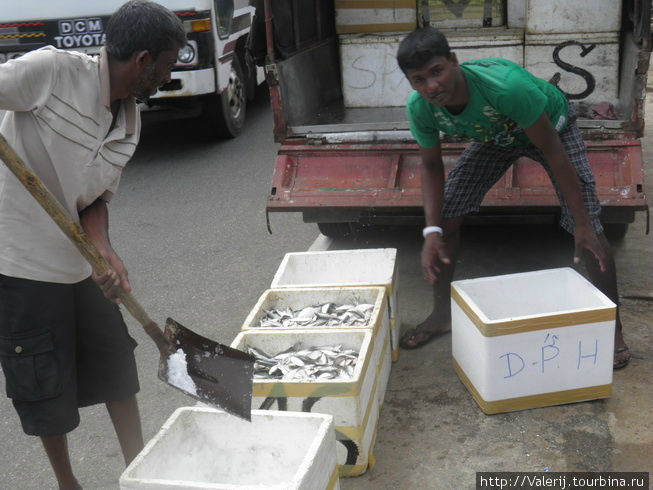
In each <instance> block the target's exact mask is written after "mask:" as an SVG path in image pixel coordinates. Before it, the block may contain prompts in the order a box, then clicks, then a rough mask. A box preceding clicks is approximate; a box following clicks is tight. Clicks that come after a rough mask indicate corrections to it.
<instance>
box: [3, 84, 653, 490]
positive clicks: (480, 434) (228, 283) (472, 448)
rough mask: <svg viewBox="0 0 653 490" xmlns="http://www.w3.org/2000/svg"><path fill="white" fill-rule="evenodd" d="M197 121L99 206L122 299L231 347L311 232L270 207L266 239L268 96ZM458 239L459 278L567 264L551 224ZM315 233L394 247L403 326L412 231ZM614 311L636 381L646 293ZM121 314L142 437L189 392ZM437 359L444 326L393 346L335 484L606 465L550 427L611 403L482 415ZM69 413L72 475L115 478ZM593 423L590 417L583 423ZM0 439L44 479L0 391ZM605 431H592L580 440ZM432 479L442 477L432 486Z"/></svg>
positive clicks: (156, 147) (39, 457)
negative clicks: (356, 465) (233, 124)
mask: <svg viewBox="0 0 653 490" xmlns="http://www.w3.org/2000/svg"><path fill="white" fill-rule="evenodd" d="M649 125H651V123H650V122H649ZM649 127H651V126H649ZM197 129H198V128H197V126H194V125H193V124H189V123H188V122H186V121H178V122H167V123H158V124H152V125H147V126H146V128H145V130H144V133H143V137H142V142H141V145H140V146H139V149H138V150H137V153H136V155H135V157H134V159H133V161H132V162H130V164H129V165H128V166H127V168H126V170H125V172H124V174H123V179H122V183H121V187H120V189H119V191H118V195H117V196H116V198H115V199H114V201H113V202H112V203H111V207H110V216H111V237H112V242H113V244H114V246H115V248H116V249H117V250H118V251H119V253H120V254H121V255H122V257H123V258H124V260H125V262H126V264H127V266H128V268H129V271H130V278H131V281H132V286H133V288H134V294H135V296H136V297H137V298H138V299H139V300H140V301H141V303H142V304H143V306H144V307H145V308H146V310H147V311H148V312H149V313H150V315H151V316H152V317H153V319H155V320H156V321H158V322H160V323H161V324H163V323H164V322H165V319H166V317H167V316H171V317H173V318H174V319H175V320H177V321H179V322H181V323H182V324H184V325H186V326H188V327H191V328H192V329H193V330H195V331H197V332H198V333H200V334H203V335H206V336H208V337H211V338H213V339H215V340H218V341H220V342H223V343H230V342H231V340H232V339H233V338H234V337H235V335H236V334H237V332H238V331H239V329H240V325H241V323H242V321H243V320H244V318H245V316H246V315H247V313H248V312H249V310H250V309H251V307H252V306H253V305H254V303H255V301H256V299H257V298H258V297H259V295H260V294H261V292H262V291H263V290H264V289H265V288H266V287H267V286H268V285H269V284H270V281H271V280H272V277H273V275H274V272H275V270H276V269H277V267H278V265H279V263H280V261H281V259H282V258H283V255H284V254H285V253H286V252H290V251H303V250H306V249H308V248H309V247H310V246H311V245H312V244H313V243H314V240H315V239H316V238H317V237H318V232H317V228H316V227H315V226H314V225H307V224H304V223H302V222H301V218H300V217H299V216H297V215H284V214H280V215H272V216H271V224H272V230H273V234H272V235H270V234H268V231H267V228H266V224H265V212H264V207H265V198H266V195H267V191H268V186H269V182H270V179H271V174H272V164H273V159H274V155H275V151H276V145H275V144H274V142H273V141H272V117H271V113H270V110H269V107H268V101H267V100H266V98H265V97H263V98H259V99H258V101H257V102H256V103H255V104H254V105H253V106H250V107H249V114H248V123H247V127H246V129H245V130H244V132H243V134H242V135H241V136H240V137H239V138H237V139H235V140H230V141H221V142H215V141H211V140H210V139H205V138H200V137H197V136H196V133H197ZM649 155H651V153H649ZM649 161H651V158H650V156H649ZM651 177H653V175H649V178H651ZM463 240H464V246H463V250H462V254H461V258H460V264H459V267H458V269H457V273H456V278H457V279H462V278H467V277H479V276H485V275H494V274H505V273H510V272H518V271H526V270H536V269H544V268H550V267H563V266H570V265H571V258H572V252H573V245H572V242H571V239H570V238H569V237H568V236H566V235H565V234H564V233H562V232H559V231H558V230H557V229H556V227H555V226H554V225H546V226H545V225H538V226H527V227H523V226H521V227H515V226H512V227H511V226H492V227H476V228H468V229H465V230H464V232H463ZM320 243H321V245H328V246H329V247H330V248H331V249H346V248H366V247H396V248H397V249H398V257H399V284H400V311H401V312H402V318H403V326H404V328H405V327H406V326H412V325H414V324H415V323H417V322H419V321H421V320H422V319H423V318H424V316H425V315H426V314H427V313H428V312H429V309H430V291H429V288H428V287H427V285H426V284H425V282H424V280H423V279H422V277H421V273H420V268H419V247H420V245H421V237H420V233H419V229H418V228H408V229H386V230H374V231H371V232H368V233H364V234H363V235H361V236H360V237H358V238H356V239H354V240H351V241H343V240H339V241H335V242H333V243H329V242H328V241H327V242H325V241H322V242H320ZM652 245H653V241H652V237H651V236H650V235H649V236H645V235H644V218H643V215H641V214H640V216H638V220H637V222H636V223H635V224H634V225H633V226H632V227H631V231H630V232H629V234H628V235H627V237H626V238H625V239H624V240H622V241H620V242H616V243H615V253H616V258H617V264H618V267H619V268H620V287H621V293H622V295H642V294H650V293H651V292H653V279H651V278H652V277H653V274H652V272H653V271H652V264H651V260H650V250H651V248H652ZM629 301H630V300H629ZM625 309H627V311H628V316H627V320H628V324H627V326H628V327H629V328H632V330H631V332H632V333H631V334H630V337H629V333H628V331H627V333H626V335H627V339H628V338H630V339H632V341H633V343H631V345H632V346H633V357H634V361H633V363H632V364H634V365H635V367H637V366H639V367H640V368H643V367H646V370H642V369H639V370H635V369H633V368H632V367H631V368H628V369H630V370H631V371H629V372H626V371H624V372H622V373H619V374H617V376H616V379H617V380H621V381H623V380H626V379H630V378H629V377H632V379H635V380H636V379H640V378H641V376H638V375H637V374H636V373H642V375H643V374H645V373H646V372H649V371H650V366H651V354H650V352H651V339H650V337H649V335H648V325H649V324H650V320H651V316H652V315H651V309H650V303H640V302H637V301H635V300H632V301H630V302H628V301H627V302H626V303H625ZM127 321H128V324H129V327H130V332H131V333H132V335H133V336H134V337H135V338H136V339H137V340H138V342H139V344H140V345H139V347H138V349H137V352H136V355H137V360H138V364H139V373H140V381H141V392H140V394H139V396H138V399H139V404H140V408H141V415H142V420H143V431H144V435H145V438H146V440H147V439H149V438H151V437H152V436H153V435H154V434H156V432H157V431H158V430H159V428H160V427H161V425H162V424H163V422H164V421H165V420H166V419H167V418H168V416H169V415H170V414H171V413H172V412H173V411H174V410H175V409H176V408H177V407H180V406H184V405H192V404H194V401H193V400H191V399H189V398H187V397H185V396H184V395H182V394H180V393H178V392H176V391H175V390H173V389H171V388H169V387H168V386H167V385H165V384H163V383H162V382H160V381H159V380H158V379H157V378H156V369H157V363H158V352H157V350H156V348H155V346H154V344H153V343H152V342H151V341H150V340H149V338H148V337H147V336H146V335H145V334H144V333H143V331H142V329H141V328H140V327H139V326H138V325H137V324H136V323H135V322H134V321H133V320H131V319H128V320H127ZM450 356H451V355H450V337H444V338H441V339H438V340H437V341H436V342H434V343H432V344H430V345H429V346H428V347H427V348H424V349H421V350H420V351H416V352H415V353H407V352H405V351H402V352H401V353H400V359H399V362H398V363H397V364H395V365H394V366H393V372H392V374H391V378H390V384H389V388H388V393H387V395H386V404H385V405H384V407H383V410H382V412H381V419H380V423H379V427H380V429H379V432H378V437H377V444H376V450H375V455H376V460H377V466H376V468H375V469H374V470H373V471H371V472H368V473H367V474H366V475H364V476H362V477H359V478H357V479H349V480H341V487H342V488H343V489H345V490H346V489H362V488H370V489H378V488H456V485H457V483H456V482H457V476H456V475H460V474H463V473H464V472H465V471H467V472H473V471H474V470H475V469H477V468H479V467H488V468H496V467H497V466H496V464H499V463H495V461H504V463H503V464H505V461H508V462H513V461H514V462H515V463H514V464H515V466H512V467H511V468H512V469H514V470H518V469H523V468H531V466H524V465H525V464H526V463H523V461H526V460H525V459H524V458H526V456H528V457H529V458H530V457H531V456H532V457H533V459H532V460H531V461H534V460H535V456H538V457H540V456H541V458H540V459H541V463H540V460H539V459H538V460H537V461H538V462H537V464H536V465H535V466H533V468H535V469H538V470H541V469H542V468H543V467H544V466H545V465H546V466H551V467H552V470H553V469H555V468H557V469H561V470H566V469H569V470H573V469H578V468H581V469H582V468H586V469H594V470H597V469H608V467H607V466H606V465H607V463H606V462H605V461H606V460H605V459H604V458H603V453H600V452H598V451H599V450H598V449H597V450H593V449H592V450H586V448H585V449H584V448H583V447H582V444H581V443H580V442H578V441H579V439H577V438H576V439H574V438H573V437H572V436H570V439H569V441H567V439H565V437H566V436H565V433H562V432H560V433H557V432H555V430H559V429H555V428H553V427H557V425H558V424H557V422H558V421H559V420H560V419H561V417H562V419H563V420H564V421H565V422H569V424H570V425H574V424H575V425H578V424H580V426H581V427H582V424H584V423H587V425H588V426H589V427H590V429H588V430H593V431H595V432H597V433H598V432H600V431H603V430H607V429H606V427H608V425H609V421H610V420H614V417H613V418H612V419H610V417H611V416H610V415H609V413H608V412H609V410H607V409H606V410H607V411H606V410H604V408H605V407H606V406H607V407H608V409H609V408H610V405H602V404H601V403H597V404H592V403H589V404H575V405H573V406H570V407H571V408H567V407H562V408H560V409H559V410H555V409H551V410H549V411H547V409H542V410H539V411H527V412H520V413H521V414H522V415H521V418H519V417H513V416H511V415H510V414H508V415H505V416H493V417H486V416H484V415H482V414H480V412H479V410H478V409H477V407H476V406H475V405H474V404H473V402H472V401H471V400H470V398H469V396H468V394H467V393H466V391H465V389H464V387H462V385H461V384H460V383H459V381H458V380H457V378H456V376H455V374H454V373H453V372H452V369H451V363H450ZM647 370H648V371H647ZM631 373H635V375H634V376H633V375H632V374H631ZM434 380H435V381H434ZM637 382H638V383H639V384H637V385H633V386H634V389H637V390H639V389H640V388H641V389H642V391H641V394H640V395H638V396H639V397H640V398H638V399H637V400H636V402H634V403H633V406H632V410H633V413H635V414H638V415H637V416H639V418H637V416H636V417H635V419H634V420H636V421H637V423H638V424H641V423H642V417H644V418H643V423H644V424H648V425H649V426H650V425H651V423H652V420H651V417H650V416H643V415H642V414H641V412H646V411H648V406H649V405H650V402H652V401H653V400H651V398H650V395H647V394H645V393H648V392H644V388H643V387H644V386H646V385H645V384H644V383H643V379H640V381H637ZM633 383H634V381H633ZM633 386H631V385H630V384H627V383H626V384H623V383H622V384H621V385H620V387H619V388H618V389H617V393H618V394H619V395H622V394H623V390H626V389H631V388H632V387H633ZM3 389H4V379H1V380H0V390H3ZM620 390H621V391H620ZM649 391H650V390H649ZM638 406H639V407H640V408H639V409H638V408H637V407H638ZM629 407H630V406H629ZM565 414H567V415H565ZM81 416H82V422H81V425H80V427H79V428H78V429H77V430H75V431H74V432H73V433H72V434H71V435H70V438H69V442H70V448H71V456H72V460H73V464H74V469H75V472H76V474H77V475H78V478H79V480H80V482H82V484H83V485H84V486H85V487H86V488H102V489H104V488H107V489H109V488H117V481H118V478H119V475H120V474H121V472H122V471H123V469H124V466H123V462H122V457H121V454H120V450H119V447H118V443H117V441H116V438H115V436H114V433H113V430H112V427H111V424H110V422H109V420H108V417H107V416H106V411H105V410H104V407H92V408H87V409H83V410H82V411H81ZM565 417H568V420H565ZM594 421H598V422H594ZM599 422H600V423H601V424H603V425H600V426H597V427H595V426H594V425H592V424H594V423H599ZM545 423H546V424H549V425H547V426H546V427H548V428H549V429H550V430H553V431H554V435H555V438H557V439H556V440H557V441H562V442H555V441H554V442H552V445H553V446H551V445H549V446H546V448H545V449H542V451H541V454H538V453H537V450H538V449H537V447H532V445H530V446H529V445H528V443H527V441H526V436H528V435H530V436H532V438H533V440H536V439H535V438H536V436H537V437H539V436H540V433H542V434H544V432H545V430H549V429H545V428H543V426H542V424H545ZM610 423H612V422H610ZM562 425H564V424H562ZM613 425H614V424H613ZM511 428H512V430H513V432H514V431H517V432H518V434H517V436H516V437H517V438H523V439H524V440H523V441H516V442H515V441H512V439H511V441H512V442H511V444H512V446H510V447H508V448H506V447H504V446H505V441H504V440H498V439H497V437H499V436H501V435H505V436H506V437H507V438H508V439H510V438H513V439H514V438H515V434H514V433H510V432H509V431H510V430H511ZM612 428H613V426H610V427H609V429H610V430H612ZM454 429H455V430H454ZM560 430H561V429H560ZM613 432H614V431H613ZM506 434H507V435H506ZM520 434H521V435H520ZM646 434H649V435H646ZM627 436H628V437H630V436H631V433H630V432H629V433H628V434H627ZM624 437H626V436H624ZM637 437H640V439H641V440H643V442H642V444H640V445H635V446H633V447H634V449H633V450H632V451H633V452H632V453H629V452H628V449H627V448H626V446H624V447H620V449H619V451H621V452H620V454H621V456H620V457H621V458H622V460H624V461H626V460H630V462H631V463H632V464H635V463H637V461H638V460H637V458H638V457H639V456H637V455H638V454H641V453H642V451H644V454H649V455H650V454H651V451H653V440H651V436H650V432H649V433H647V432H644V433H643V434H642V435H641V436H637ZM0 440H1V441H3V444H1V445H0V475H2V476H0V488H21V489H42V488H52V487H54V479H53V475H52V472H51V470H50V466H49V464H48V462H47V460H46V457H45V455H44V453H43V450H42V448H41V444H40V442H39V441H38V440H37V439H35V438H31V437H27V436H25V435H23V433H22V431H21V429H20V427H19V422H18V419H17V416H16V415H15V413H14V410H13V407H12V406H11V403H10V401H9V400H7V399H6V398H0ZM629 441H630V439H629ZM581 442H582V440H581ZM603 442H605V441H603ZM603 442H602V440H598V442H597V441H593V440H590V441H589V443H588V445H592V444H594V443H597V444H603ZM567 443H568V444H567ZM590 443H591V444H590ZM555 444H559V445H560V448H559V453H555V454H554V453H553V452H552V451H553V450H552V449H551V447H555ZM565 444H567V445H565ZM579 444H580V445H579ZM493 445H494V446H493ZM495 446H496V447H498V448H499V449H501V453H500V456H497V457H500V458H502V459H500V460H499V459H496V457H495V459H492V458H491V456H490V455H489V454H485V453H488V451H489V448H493V447H495ZM479 448H480V449H479ZM529 448H530V449H529ZM486 450H488V451H486ZM547 451H548V452H547ZM566 451H568V452H569V453H568V454H567V452H566ZM519 458H522V459H521V460H520V459H519ZM547 458H549V459H547ZM556 458H557V459H556ZM574 458H576V459H574ZM602 458H603V459H602ZM556 462H558V463H556ZM563 462H564V465H566V466H563ZM492 464H495V466H492ZM556 464H557V466H556ZM483 465H485V466H483ZM520 465H521V466H520ZM574 465H576V466H574ZM602 465H603V466H602ZM609 467H610V468H614V469H615V470H618V469H623V468H627V467H628V465H627V464H625V466H624V465H621V466H620V463H618V462H617V463H614V464H613V461H612V460H611V462H610V466H609ZM471 474H473V473H471ZM436 476H437V477H438V478H441V480H439V481H440V482H442V481H448V482H449V483H450V484H451V485H453V486H451V487H448V486H441V485H438V484H435V483H434V482H435V480H434V478H435V477H436ZM469 478H472V477H471V476H469ZM471 482H473V480H470V481H469V482H468V483H470V485H471ZM431 484H433V485H435V486H431ZM470 485H460V486H458V488H463V487H465V488H471V486H470Z"/></svg>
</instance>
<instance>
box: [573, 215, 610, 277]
mask: <svg viewBox="0 0 653 490" xmlns="http://www.w3.org/2000/svg"><path fill="white" fill-rule="evenodd" d="M583 250H588V251H589V252H590V253H591V254H592V255H594V257H595V258H596V261H597V262H598V263H599V267H600V268H601V272H605V269H606V263H605V262H606V255H605V250H603V247H602V246H601V243H600V242H599V239H598V238H597V236H596V233H595V232H594V229H593V228H592V227H591V226H590V225H587V226H577V227H576V230H575V231H574V264H580V261H581V258H582V254H583Z"/></svg>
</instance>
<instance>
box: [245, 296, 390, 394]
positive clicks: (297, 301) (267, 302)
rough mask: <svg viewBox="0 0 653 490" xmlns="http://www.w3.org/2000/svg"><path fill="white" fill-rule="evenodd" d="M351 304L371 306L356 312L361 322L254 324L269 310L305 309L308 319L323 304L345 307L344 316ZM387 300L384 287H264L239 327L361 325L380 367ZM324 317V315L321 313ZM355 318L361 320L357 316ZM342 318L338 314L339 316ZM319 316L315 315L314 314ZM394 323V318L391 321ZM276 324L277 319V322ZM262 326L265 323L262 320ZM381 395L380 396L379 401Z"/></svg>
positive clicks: (385, 335) (383, 386)
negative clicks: (367, 330)
mask: <svg viewBox="0 0 653 490" xmlns="http://www.w3.org/2000/svg"><path fill="white" fill-rule="evenodd" d="M355 304H358V305H359V306H362V305H371V306H372V308H371V309H369V311H368V310H367V309H364V310H361V313H360V315H361V316H365V318H367V320H366V321H365V322H364V323H357V324H356V325H354V326H352V327H346V326H340V327H338V326H332V327H328V326H326V325H323V326H320V327H313V326H312V325H311V324H310V323H309V324H308V325H307V326H302V325H300V324H296V323H292V324H290V325H289V326H287V327H283V326H277V327H270V326H268V327H262V326H257V325H259V324H260V323H261V319H262V318H268V317H269V315H268V314H266V312H271V311H274V312H276V311H279V310H281V311H284V310H291V311H299V314H298V315H301V313H303V312H308V314H307V315H305V318H307V319H309V320H310V319H311V317H317V315H318V314H319V315H324V314H323V313H322V311H323V310H327V308H325V306H329V308H328V310H333V309H334V308H335V306H338V305H341V306H344V307H347V308H345V309H344V310H343V311H344V312H345V313H344V315H346V314H347V311H350V310H351V307H352V306H353V305H355ZM387 309H388V300H387V296H386V289H385V288H384V287H382V286H376V287H343V288H334V287H329V288H284V289H268V290H266V291H265V292H264V293H263V294H262V295H261V297H260V298H259V299H258V301H257V303H256V305H254V308H252V310H251V311H250V313H249V315H247V318H246V319H245V321H244V323H243V325H242V330H243V331H250V330H256V331H261V330H271V331H277V330H298V329H299V330H302V331H304V330H306V331H310V330H312V329H314V328H315V329H318V328H319V329H324V328H329V329H331V328H334V329H335V328H365V329H370V330H371V331H372V334H373V338H372V343H373V350H372V352H371V357H372V360H371V362H372V364H373V365H374V366H377V368H378V369H380V364H381V363H382V362H385V361H386V359H385V357H384V355H383V354H384V352H385V344H386V343H387V344H388V347H387V348H388V349H390V348H391V347H390V342H389V340H388V336H389V335H390V323H391V320H390V318H389V317H388V313H387ZM324 316H326V315H324ZM354 316H356V318H357V319H361V320H362V318H360V317H359V316H358V315H354ZM340 318H342V316H341V317H340ZM318 319H319V317H318ZM393 322H394V320H393ZM277 323H278V322H277ZM265 325H269V323H266V324H265ZM391 359H392V357H391V356H390V358H388V359H387V362H390V361H391ZM384 379H385V382H384V383H381V386H380V387H379V393H382V394H381V396H382V397H383V396H385V389H386V386H387V381H388V379H387V377H385V378H384ZM382 400H383V398H381V399H380V402H382Z"/></svg>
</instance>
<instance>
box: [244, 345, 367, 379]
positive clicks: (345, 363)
mask: <svg viewBox="0 0 653 490" xmlns="http://www.w3.org/2000/svg"><path fill="white" fill-rule="evenodd" d="M246 350H247V352H248V353H249V354H251V355H253V356H254V357H255V358H256V361H255V362H254V378H257V379H280V380H282V381H290V380H292V381H302V380H306V381H314V380H318V379H320V380H324V379H343V380H349V379H353V377H354V373H355V369H356V364H357V362H358V354H359V353H358V352H357V351H356V350H355V349H348V348H343V347H342V345H340V344H339V345H331V346H323V347H309V348H307V349H304V348H302V346H301V344H295V345H293V346H292V347H290V348H289V349H286V350H285V351H283V352H279V353H278V354H276V355H274V356H270V355H268V354H267V353H265V352H264V351H262V350H261V349H256V348H254V347H250V346H246Z"/></svg>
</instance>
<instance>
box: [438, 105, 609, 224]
mask: <svg viewBox="0 0 653 490" xmlns="http://www.w3.org/2000/svg"><path fill="white" fill-rule="evenodd" d="M570 115H572V114H570ZM560 140H561V141H562V144H563V146H564V147H565V150H566V151H567V154H568V155H569V160H570V161H571V164H572V166H573V167H574V169H575V170H576V174H577V175H578V180H579V183H580V188H581V192H582V194H583V200H584V202H585V209H587V213H588V214H589V217H590V221H591V223H592V226H593V227H594V230H595V231H596V232H597V233H601V232H602V231H603V226H602V225H601V221H600V219H599V216H600V214H601V204H600V203H599V199H598V196H597V194H596V184H595V181H594V175H593V174H592V170H591V168H590V164H589V161H588V160H587V151H586V149H585V142H584V141H583V137H582V135H581V133H580V130H579V129H578V126H576V123H575V121H574V120H573V119H572V121H571V122H570V123H569V125H568V126H567V128H566V129H565V130H564V131H563V132H562V133H560ZM520 157H528V158H530V159H532V160H535V161H537V162H539V163H541V164H542V166H543V167H544V169H545V170H546V172H547V173H548V174H549V178H550V179H551V182H553V185H554V187H555V190H556V193H557V194H558V200H559V201H560V208H561V217H560V226H562V227H563V228H564V229H565V230H567V231H568V232H569V233H571V234H572V235H573V233H574V228H575V226H574V220H573V217H572V215H571V211H570V209H569V207H568V206H567V203H566V202H565V199H564V197H563V196H562V193H561V192H560V188H559V187H558V185H557V183H556V181H555V179H554V178H553V174H552V172H551V169H550V168H549V166H548V165H547V163H546V161H545V160H544V155H543V154H542V152H541V151H540V150H538V149H537V148H536V147H535V146H533V145H529V146H522V147H519V146H498V145H490V144H483V143H476V142H473V143H470V144H469V146H467V148H465V151H463V153H462V155H461V156H460V159H459V160H458V162H457V163H456V165H455V166H454V168H453V169H451V171H450V172H449V175H448V176H447V181H446V182H445V188H444V207H443V209H442V217H443V218H446V219H449V218H456V217H459V216H465V215H467V214H470V213H476V212H478V211H479V209H480V208H481V201H483V198H484V197H485V194H487V192H488V191H489V190H490V188H491V187H492V186H493V185H494V184H495V183H496V182H497V181H498V180H499V179H500V178H501V177H502V176H503V174H504V173H505V172H506V170H508V168H509V167H510V166H511V165H512V164H513V163H514V162H515V160H517V159H518V158H520Z"/></svg>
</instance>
